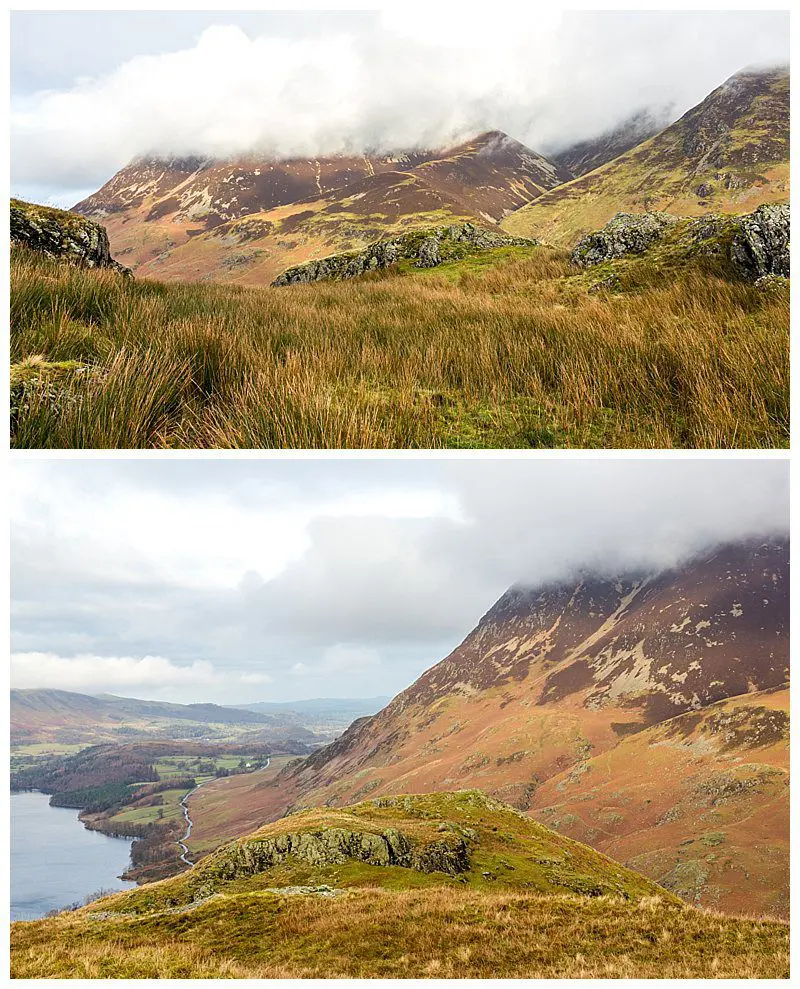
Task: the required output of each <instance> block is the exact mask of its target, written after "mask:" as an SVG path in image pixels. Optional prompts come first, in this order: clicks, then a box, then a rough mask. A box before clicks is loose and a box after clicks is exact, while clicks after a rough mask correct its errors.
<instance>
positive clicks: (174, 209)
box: [75, 131, 571, 285]
mask: <svg viewBox="0 0 800 989" xmlns="http://www.w3.org/2000/svg"><path fill="white" fill-rule="evenodd" d="M569 178H571V173H570V172H569V171H568V170H566V169H565V168H563V167H561V166H557V165H554V164H553V163H552V162H550V161H548V160H547V159H546V158H543V157H542V156H541V155H538V154H536V153H535V152H533V151H531V150H530V149H528V148H526V147H524V145H522V144H520V143H519V142H517V141H514V140H513V139H512V138H510V137H508V136H507V135H505V134H502V133H500V132H498V131H490V132H488V133H486V134H482V135H479V136H478V137H476V138H474V139H472V140H470V141H467V142H466V143H464V144H462V145H459V146H458V147H456V148H452V149H449V150H447V151H439V152H430V151H428V152H411V153H408V154H398V155H394V156H372V155H362V156H353V157H345V156H333V157H329V158H319V159H308V160H300V159H294V160H290V161H280V162H277V161H270V160H262V159H242V160H235V161H224V162H220V161H203V160H201V159H168V160H163V161H162V160H158V159H152V160H138V161H135V162H132V163H131V165H129V166H128V167H127V168H124V169H122V171H120V172H119V173H118V174H117V175H115V176H114V177H113V178H112V179H111V180H110V181H109V182H108V183H107V184H106V185H105V186H103V188H102V189H100V190H99V191H98V192H96V193H95V194H94V195H92V196H90V197H89V198H88V199H85V200H84V201H83V202H81V203H78V204H77V206H76V207H75V210H76V212H79V213H82V214H84V215H86V216H89V217H91V218H93V219H96V220H98V221H100V222H101V223H103V224H104V225H105V227H106V228H107V230H108V234H109V238H110V241H111V246H112V253H113V254H114V255H115V256H117V257H119V258H121V259H122V260H123V262H124V263H125V264H126V265H129V266H130V267H131V268H132V269H133V270H134V271H135V272H136V273H137V274H138V275H149V276H152V277H158V278H161V279H180V280H182V281H197V280H200V279H207V278H212V279H214V280H218V281H233V282H237V283H241V284H253V285H258V284H263V283H269V282H270V281H272V279H273V278H274V277H275V276H276V275H278V274H280V272H281V271H283V270H284V269H286V268H287V267H290V266H292V265H294V264H300V263H302V262H304V261H308V260H311V259H314V258H318V257H324V256H326V255H329V254H335V253H340V252H342V251H347V250H352V249H355V248H358V247H363V246H365V245H366V244H369V243H371V242H372V241H374V240H376V239H378V238H379V237H380V236H382V234H384V233H387V232H397V231H398V230H404V229H407V228H409V227H411V226H432V225H434V226H435V225H436V224H438V223H442V222H450V221H452V220H477V221H479V222H481V223H487V222H488V223H494V222H497V221H498V220H500V219H501V218H502V217H503V216H505V215H507V214H508V213H510V212H512V211H514V210H516V209H518V208H519V207H520V206H523V205H525V204H526V203H528V202H530V201H531V200H533V199H535V198H536V197H537V196H540V195H541V194H542V193H543V192H545V191H547V190H548V189H551V188H553V186H555V185H558V184H559V183H561V182H564V181H566V180H567V179H569Z"/></svg>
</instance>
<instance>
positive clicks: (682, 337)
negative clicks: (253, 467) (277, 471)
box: [11, 248, 789, 448]
mask: <svg viewBox="0 0 800 989" xmlns="http://www.w3.org/2000/svg"><path fill="white" fill-rule="evenodd" d="M496 261H497V263H496V264H494V265H489V264H488V263H487V259H486V258H482V259H481V261H480V263H475V262H471V261H469V260H467V261H465V262H463V263H457V264H453V265H450V266H444V267H443V268H442V269H439V270H438V271H437V272H435V273H432V274H427V273H426V274H421V273H414V274H411V275H408V274H404V273H402V272H400V273H385V274H380V275H375V276H367V277H366V278H362V279H359V280H354V281H350V282H343V283H318V284H316V285H310V286H293V287H291V288H287V289H269V288H264V289H261V288H255V289H248V288H238V287H232V286H223V285H211V284H179V283H172V284H163V283H159V282H150V281H140V280H135V281H131V280H128V279H122V278H120V277H119V276H118V275H116V274H115V273H113V272H101V271H96V270H95V271H87V270H81V269H79V268H74V267H68V266H59V265H57V264H55V263H52V262H48V261H46V260H44V259H42V258H39V257H36V256H34V255H32V254H30V253H29V252H27V251H24V250H15V251H14V252H13V255H12V272H11V273H12V291H11V359H12V376H13V375H14V374H16V375H17V380H18V379H19V371H15V370H13V369H14V368H16V367H18V366H22V365H25V363H26V362H27V363H28V364H30V362H31V361H33V362H34V364H35V363H36V362H37V361H38V362H42V363H43V365H44V366H45V367H46V366H49V365H60V366H61V367H62V370H61V372H60V373H59V374H58V375H52V374H47V373H45V372H42V373H41V374H38V375H37V374H33V375H31V374H29V373H28V374H26V375H24V381H22V383H20V384H18V385H17V386H16V398H14V394H13V393H12V399H13V400H14V402H15V406H14V412H13V415H12V430H13V444H14V445H15V446H17V447H26V448H76V447H94V448H116V447H137V448H146V447H184V448H194V447H199V448H207V447H223V448H225V447H243V448H287V447H291V448H296V447H305V448H359V447H367V448H414V447H417V448H419V447H424V448H427V447H466V448H471V447H557V446H560V447H779V446H785V445H787V444H788V430H789V394H788V326H789V297H788V295H789V294H788V288H787V289H785V290H782V289H781V290H778V291H770V292H764V291H760V290H759V289H756V288H754V287H753V286H749V285H745V284H740V283H734V282H729V281H725V280H723V279H721V278H718V277H714V276H713V275H711V274H707V273H706V274H704V273H702V272H700V271H698V270H693V269H691V268H687V269H686V270H684V271H679V272H670V273H668V274H667V273H664V272H659V271H658V270H657V269H656V270H652V271H648V270H646V269H645V268H643V267H641V266H640V267H639V269H637V273H636V275H635V276H631V275H628V276H626V278H625V279H623V285H622V290H621V291H614V292H607V291H600V292H594V293H592V292H588V291H587V285H586V283H585V277H582V276H579V275H576V273H575V270H574V269H572V268H570V266H569V264H568V262H567V259H566V256H565V255H563V254H560V253H558V252H555V251H551V250H549V249H545V248H541V249H537V250H534V251H531V250H530V249H528V250H523V249H520V252H519V253H518V254H514V253H509V252H508V251H506V252H504V253H503V254H502V255H499V256H498V258H497V259H496ZM67 362H74V366H75V367H76V373H74V374H69V373H68V371H67V370H65V368H67V369H68V367H69V366H70V365H69V364H68V363H67Z"/></svg>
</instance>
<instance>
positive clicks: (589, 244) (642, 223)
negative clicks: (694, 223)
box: [570, 213, 680, 268]
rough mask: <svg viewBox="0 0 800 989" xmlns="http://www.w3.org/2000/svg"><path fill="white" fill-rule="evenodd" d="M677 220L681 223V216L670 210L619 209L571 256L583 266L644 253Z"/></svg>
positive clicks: (579, 244) (588, 266)
mask: <svg viewBox="0 0 800 989" xmlns="http://www.w3.org/2000/svg"><path fill="white" fill-rule="evenodd" d="M676 223H680V217H678V216H672V215H671V214H669V213H617V215H616V216H615V217H614V218H613V219H612V220H609V222H608V223H607V224H606V225H605V226H604V227H603V229H602V230H597V231H595V232H594V233H591V234H589V235H588V236H587V237H584V238H583V240H581V241H580V242H579V243H578V245H577V246H576V247H575V250H574V251H573V252H572V255H571V258H570V260H571V261H572V263H573V264H577V265H579V266H580V267H582V268H591V267H592V266H594V265H596V264H602V263H603V262H604V261H611V260H613V259H614V258H622V257H625V256H626V255H628V254H643V253H644V252H645V251H646V250H647V248H648V247H650V245H651V244H654V243H655V242H656V241H658V240H661V238H662V237H663V236H664V233H665V232H666V231H667V230H668V229H669V227H671V226H674V225H675V224H676Z"/></svg>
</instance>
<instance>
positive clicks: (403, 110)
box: [11, 8, 788, 193]
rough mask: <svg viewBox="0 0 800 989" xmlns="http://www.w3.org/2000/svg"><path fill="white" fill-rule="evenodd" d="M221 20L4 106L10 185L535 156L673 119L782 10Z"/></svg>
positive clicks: (763, 38) (769, 46)
mask: <svg viewBox="0 0 800 989" xmlns="http://www.w3.org/2000/svg"><path fill="white" fill-rule="evenodd" d="M106 16H107V17H108V16H109V15H106ZM146 16H147V14H146V12H142V17H146ZM187 16H189V15H187ZM219 17H220V23H219V24H217V25H215V26H213V27H209V28H206V29H205V30H204V31H203V32H202V34H201V35H200V37H199V39H198V40H197V42H196V44H195V45H194V46H193V47H190V48H186V49H184V50H181V51H172V52H167V53H163V54H158V55H152V54H149V55H142V56H138V57H135V58H132V59H129V60H128V61H126V62H124V63H122V64H120V65H119V66H118V67H117V68H116V69H115V70H113V71H111V72H107V73H105V74H102V75H97V76H92V75H91V74H90V73H89V74H88V75H87V76H86V77H85V78H81V79H77V80H76V81H75V82H74V84H73V85H72V87H71V88H69V89H62V90H48V91H44V92H39V93H35V94H33V95H27V96H25V97H19V98H17V99H16V100H12V116H11V130H12V174H13V178H12V180H13V182H14V183H16V184H17V185H19V184H22V185H25V186H27V187H33V186H36V185H37V184H38V185H40V186H42V187H46V188H48V189H50V190H51V191H52V192H53V193H57V192H58V190H59V189H61V190H64V189H67V188H73V189H77V188H80V189H85V188H88V187H96V186H98V185H100V184H101V183H102V182H104V181H105V180H106V179H108V178H109V177H110V176H111V175H112V174H113V173H114V172H115V171H116V170H117V169H119V168H120V167H122V166H123V165H125V164H126V163H127V162H128V161H129V160H130V159H131V158H133V157H135V156H137V155H139V154H175V155H183V154H199V155H208V156H224V155H230V154H232V155H237V154H239V155H240V154H243V153H246V152H249V151H255V152H258V153H266V154H272V155H276V156H293V155H298V156H313V155H318V154H328V153H335V152H347V151H354V152H360V151H364V150H370V149H382V150H393V149H398V148H411V147H443V146H446V145H448V144H450V143H453V142H454V141H456V140H457V139H459V138H460V137H464V136H466V135H468V134H471V133H475V132H477V131H480V130H484V129H489V128H500V129H503V130H506V131H508V132H509V133H511V134H512V135H513V136H514V137H517V138H519V139H520V140H522V141H525V142H526V143H528V144H529V145H531V146H533V147H534V148H537V149H540V150H547V149H548V148H553V147H555V146H557V145H563V144H566V143H568V142H569V141H571V140H575V139H580V138H585V137H591V136H593V135H595V134H598V133H600V132H601V131H603V130H606V129H607V128H609V127H611V126H613V125H615V124H617V123H619V122H620V121H621V120H622V119H624V118H625V117H627V116H628V115H629V114H631V113H632V112H634V111H636V110H638V109H641V108H643V107H646V106H659V107H660V106H663V105H664V104H666V103H672V104H674V105H675V106H676V109H677V110H678V111H679V112H683V111H684V110H686V109H688V107H689V106H691V105H692V104H693V103H696V102H698V101H699V100H700V99H702V98H703V97H704V96H705V95H706V94H707V93H708V92H709V91H710V89H712V88H713V87H715V86H717V85H719V84H720V83H721V82H722V81H723V80H724V79H725V78H726V77H727V76H728V75H730V74H732V73H733V72H735V71H737V70H738V69H740V68H742V67H743V66H744V65H746V64H754V63H774V62H777V61H782V60H786V59H788V14H786V13H782V12H772V13H765V14H759V13H755V12H720V13H713V12H705V13H700V12H686V11H683V12H678V13H674V14H665V13H656V12H649V13H643V12H639V13H621V12H617V13H604V14H596V13H586V12H583V13H567V14H558V13H550V14H547V13H546V12H543V11H542V10H541V9H536V10H533V9H531V10H530V11H528V12H526V11H524V10H523V9H520V8H517V9H515V10H514V12H513V15H512V14H509V15H508V16H496V15H495V14H494V13H492V14H491V16H487V15H486V12H485V10H482V11H481V13H470V12H469V11H466V10H465V11H459V12H458V14H457V15H455V16H454V15H453V13H452V11H447V13H446V14H445V13H439V14H437V11H436V10H435V9H432V10H430V11H429V12H428V13H427V14H426V16H425V18H424V19H419V18H416V17H413V16H412V17H409V16H408V15H407V12H404V13H403V15H402V16H401V15H400V14H396V13H388V12H385V13H383V14H382V15H381V16H380V17H375V16H372V17H369V18H365V20H364V26H363V29H361V30H358V29H354V28H353V27H352V25H351V26H349V27H348V28H347V29H343V28H342V29H340V28H338V27H336V26H335V25H334V24H332V25H331V26H330V28H329V29H327V30H326V31H324V32H322V33H318V34H316V35H314V36H311V35H307V36H302V35H299V36H293V35H292V34H291V33H284V34H281V35H279V34H267V33H264V34H262V35H260V36H257V37H251V36H249V35H248V34H247V33H246V32H245V31H244V30H243V29H242V28H241V27H240V26H238V25H237V24H236V15H235V14H231V15H223V14H220V15H219ZM509 17H512V18H513V21H512V22H511V23H510V22H509ZM108 23H109V24H111V23H112V22H111V21H109V22H108Z"/></svg>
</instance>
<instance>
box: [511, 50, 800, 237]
mask: <svg viewBox="0 0 800 989" xmlns="http://www.w3.org/2000/svg"><path fill="white" fill-rule="evenodd" d="M788 198H789V72H788V69H774V70H769V71H744V72H739V73H737V74H736V75H734V76H732V77H731V78H730V79H728V80H727V82H725V83H724V84H723V85H722V86H720V87H719V88H718V89H715V90H714V91H713V92H712V93H711V94H710V95H709V96H707V97H706V99H704V100H703V102H702V103H700V104H698V106H696V107H694V108H693V109H691V110H689V111H688V112H687V113H685V114H684V115H683V117H681V119H680V120H678V121H676V122H675V123H674V124H672V125H671V126H670V127H667V128H666V130H663V131H662V132H661V133H660V134H657V135H656V136H655V137H652V138H650V139H649V140H647V141H644V142H643V143H642V144H639V145H638V146H637V147H635V148H633V149H632V150H630V151H628V152H626V153H625V154H623V155H621V156H620V157H618V158H616V159H615V160H614V161H611V162H610V163H609V164H606V165H604V166H603V167H601V168H597V169H596V170H595V171H592V172H589V173H588V174H587V175H584V176H582V177H581V178H578V179H576V180H574V181H573V182H568V183H566V184H565V185H562V186H559V187H558V188H556V189H554V190H552V191H551V192H549V193H547V194H545V195H544V196H542V197H540V198H539V199H538V200H537V201H536V202H535V203H531V204H529V205H527V206H523V207H522V208H521V209H519V210H517V212H516V213H513V214H512V215H511V216H509V217H507V218H506V219H505V220H504V221H503V222H502V226H503V227H504V228H505V229H506V230H507V231H508V232H509V233H512V234H514V235H515V236H517V237H537V238H539V239H541V240H543V241H545V242H546V243H550V244H554V245H557V246H562V247H571V246H572V245H573V244H575V243H576V242H577V241H578V240H579V239H580V238H581V237H582V236H584V235H585V234H586V233H588V232H589V231H592V230H597V229H599V228H600V227H602V226H603V225H604V224H605V223H607V222H608V221H609V220H610V219H611V217H612V216H614V214H615V213H617V212H619V211H627V212H643V211H645V210H648V209H655V210H665V211H667V212H670V213H676V214H678V215H680V216H700V215H702V214H704V213H709V212H723V213H749V212H751V211H752V210H753V209H754V208H755V207H756V206H758V205H760V204H761V203H767V202H776V201H784V200H788Z"/></svg>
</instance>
